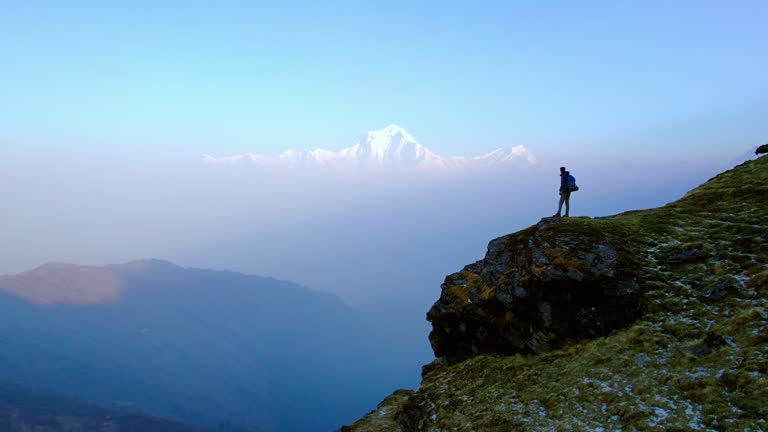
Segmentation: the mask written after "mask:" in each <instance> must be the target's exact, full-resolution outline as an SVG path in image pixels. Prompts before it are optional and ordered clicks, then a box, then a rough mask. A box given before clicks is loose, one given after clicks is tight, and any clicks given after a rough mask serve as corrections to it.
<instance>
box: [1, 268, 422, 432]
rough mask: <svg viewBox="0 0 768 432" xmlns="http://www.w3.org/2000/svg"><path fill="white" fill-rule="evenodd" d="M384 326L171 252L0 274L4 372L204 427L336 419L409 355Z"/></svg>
mask: <svg viewBox="0 0 768 432" xmlns="http://www.w3.org/2000/svg"><path fill="white" fill-rule="evenodd" d="M386 332H387V330H386V329H383V328H379V327H378V326H377V325H376V324H375V323H374V322H373V321H372V320H370V319H368V318H367V317H364V316H363V315H362V314H361V313H359V312H357V311H355V310H354V309H352V308H350V307H348V306H347V305H345V304H344V303H343V302H341V301H340V300H339V299H338V298H337V297H335V296H334V295H332V294H327V293H321V292H318V291H313V290H310V289H307V288H304V287H302V286H299V285H296V284H294V283H290V282H284V281H278V280H274V279H270V278H262V277H257V276H249V275H244V274H240V273H235V272H221V271H209V270H201V269H191V268H182V267H178V266H176V265H173V264H171V263H169V262H165V261H156V260H151V261H135V262H131V263H128V264H122V265H110V266H104V267H88V266H76V265H72V264H63V263H57V264H47V265H43V266H40V267H38V268H36V269H34V270H31V271H28V272H24V273H21V274H18V275H12V276H4V277H2V278H0V382H2V381H8V382H10V381H19V382H22V383H26V384H29V385H34V386H38V387H41V388H44V389H48V390H51V391H55V392H60V393H62V394H65V395H69V396H74V397H78V398H82V399H85V400H87V401H89V402H91V403H96V404H98V405H101V406H104V407H106V408H110V407H111V408H119V409H121V410H128V411H135V412H141V413H147V414H150V415H154V416H162V417H167V418H170V419H175V420H179V421H183V422H186V423H192V424H200V425H203V426H207V427H216V426H219V425H221V424H223V423H225V422H230V423H232V424H239V425H249V426H251V427H255V428H257V429H254V430H260V431H307V430H333V429H334V428H336V427H338V426H339V425H340V424H343V423H344V422H345V421H347V420H348V419H350V418H354V417H355V416H358V415H360V414H362V413H364V412H365V411H366V410H368V409H370V407H372V406H373V405H374V402H375V400H376V399H377V398H380V397H381V396H382V395H383V394H386V393H387V391H388V390H389V387H390V386H391V381H392V380H396V381H400V382H402V381H403V376H402V375H403V371H407V370H408V365H411V367H412V366H413V365H412V363H413V359H410V358H409V356H408V355H407V353H401V352H399V351H398V350H400V349H406V348H398V347H397V346H394V347H393V346H392V344H393V343H394V340H395V338H394V337H392V336H391V335H388V334H387V333H386ZM387 341H392V343H390V344H388V342H387ZM409 374H410V373H409Z"/></svg>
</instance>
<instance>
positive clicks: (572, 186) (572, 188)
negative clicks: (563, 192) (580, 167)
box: [566, 174, 579, 192]
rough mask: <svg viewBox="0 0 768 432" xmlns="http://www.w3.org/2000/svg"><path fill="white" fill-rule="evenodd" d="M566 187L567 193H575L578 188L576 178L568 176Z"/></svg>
mask: <svg viewBox="0 0 768 432" xmlns="http://www.w3.org/2000/svg"><path fill="white" fill-rule="evenodd" d="M566 186H567V187H568V192H576V191H577V190H579V187H578V186H576V177H574V176H572V175H570V174H568V183H566Z"/></svg>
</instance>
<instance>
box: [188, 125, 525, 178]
mask: <svg viewBox="0 0 768 432" xmlns="http://www.w3.org/2000/svg"><path fill="white" fill-rule="evenodd" d="M202 158H203V161H204V162H206V163H212V164H221V163H225V164H226V163H239V162H251V163H255V164H258V165H277V166H280V165H287V166H307V167H312V166H315V167H329V168H344V167H412V168H414V167H415V168H432V169H464V168H487V167H492V166H497V165H505V164H510V163H514V164H522V165H534V164H535V163H536V158H535V157H534V156H533V154H531V153H530V152H529V151H528V149H526V148H525V147H524V146H522V145H518V146H515V147H512V148H511V149H508V150H507V149H502V148H499V149H496V150H494V151H491V152H489V153H485V154H481V155H477V156H441V155H439V154H437V153H434V152H432V151H431V150H429V149H428V148H426V147H424V146H423V145H421V144H419V142H418V141H416V139H415V138H414V137H413V136H412V135H411V134H410V133H408V131H406V130H405V129H403V128H401V127H400V126H397V125H394V124H393V125H389V126H387V127H385V128H383V129H380V130H375V131H369V132H368V133H367V134H366V135H365V137H363V138H361V139H360V140H359V142H358V143H357V144H355V145H353V146H351V147H347V148H344V149H342V150H340V151H331V150H323V149H316V150H303V151H295V150H286V151H283V152H282V153H280V154H278V155H277V156H265V155H261V154H257V153H246V154H242V155H234V156H224V157H214V156H211V155H209V154H203V156H202Z"/></svg>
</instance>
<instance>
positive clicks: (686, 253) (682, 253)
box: [659, 246, 707, 264]
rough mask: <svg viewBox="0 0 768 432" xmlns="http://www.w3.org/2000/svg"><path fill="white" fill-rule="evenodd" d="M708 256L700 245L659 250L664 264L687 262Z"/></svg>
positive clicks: (660, 258) (700, 259)
mask: <svg viewBox="0 0 768 432" xmlns="http://www.w3.org/2000/svg"><path fill="white" fill-rule="evenodd" d="M706 257H707V255H706V254H705V253H704V251H703V250H702V249H701V247H699V246H687V247H671V248H668V249H663V250H661V251H659V261H661V262H662V263H663V264H686V263H692V262H696V261H702V260H704V258H706Z"/></svg>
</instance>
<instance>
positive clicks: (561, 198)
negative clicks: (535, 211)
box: [555, 193, 568, 216]
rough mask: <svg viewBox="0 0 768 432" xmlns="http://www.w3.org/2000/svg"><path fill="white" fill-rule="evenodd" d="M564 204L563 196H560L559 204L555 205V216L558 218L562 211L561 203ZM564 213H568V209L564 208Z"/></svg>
mask: <svg viewBox="0 0 768 432" xmlns="http://www.w3.org/2000/svg"><path fill="white" fill-rule="evenodd" d="M564 202H565V194H562V193H561V194H560V202H559V203H558V204H557V213H556V214H555V216H560V212H561V211H563V203H564ZM565 211H566V213H567V212H568V207H566V208H565Z"/></svg>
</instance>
